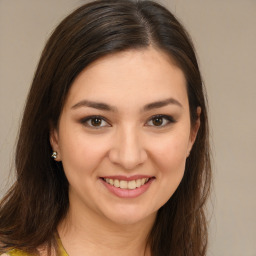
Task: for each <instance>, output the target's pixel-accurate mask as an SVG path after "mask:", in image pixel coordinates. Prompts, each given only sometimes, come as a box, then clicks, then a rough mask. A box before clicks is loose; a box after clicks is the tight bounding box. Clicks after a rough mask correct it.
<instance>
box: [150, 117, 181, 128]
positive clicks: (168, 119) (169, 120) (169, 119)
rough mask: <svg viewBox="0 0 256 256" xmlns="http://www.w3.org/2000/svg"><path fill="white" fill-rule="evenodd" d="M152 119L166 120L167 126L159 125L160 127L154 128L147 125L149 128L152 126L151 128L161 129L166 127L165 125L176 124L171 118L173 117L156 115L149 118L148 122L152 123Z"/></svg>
mask: <svg viewBox="0 0 256 256" xmlns="http://www.w3.org/2000/svg"><path fill="white" fill-rule="evenodd" d="M154 118H163V119H166V120H167V122H168V123H167V124H165V125H161V126H156V125H149V126H152V127H155V128H163V127H166V126H167V125H170V124H173V123H176V122H177V121H176V120H175V119H174V118H173V116H169V115H164V114H157V115H154V116H151V117H150V118H149V119H148V121H147V122H146V123H148V122H150V121H152V120H153V119H154Z"/></svg>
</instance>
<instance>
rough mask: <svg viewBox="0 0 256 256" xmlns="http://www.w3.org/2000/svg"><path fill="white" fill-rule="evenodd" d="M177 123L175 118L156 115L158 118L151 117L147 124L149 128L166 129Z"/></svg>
mask: <svg viewBox="0 0 256 256" xmlns="http://www.w3.org/2000/svg"><path fill="white" fill-rule="evenodd" d="M175 122H176V121H175V120H174V118H173V117H172V116H168V115H156V116H153V117H151V118H150V119H149V121H148V122H147V124H148V125H149V126H153V127H159V128H161V127H165V126H167V125H170V124H172V123H175Z"/></svg>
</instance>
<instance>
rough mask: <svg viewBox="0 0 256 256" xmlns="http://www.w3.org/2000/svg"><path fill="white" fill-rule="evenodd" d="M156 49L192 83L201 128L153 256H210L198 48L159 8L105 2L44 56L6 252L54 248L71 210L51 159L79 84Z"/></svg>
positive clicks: (0, 236) (0, 209)
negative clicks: (106, 64) (127, 53)
mask: <svg viewBox="0 0 256 256" xmlns="http://www.w3.org/2000/svg"><path fill="white" fill-rule="evenodd" d="M149 46H153V47H155V48H157V49H160V50H162V51H164V52H165V53H166V54H168V55H169V56H170V57H171V58H172V59H173V60H175V62H176V64H177V65H178V66H179V67H180V68H181V69H182V70H183V72H184V74H185V77H186V81H187V92H188V98H189V106H190V116H191V123H192V125H193V124H194V122H195V120H196V118H197V112H196V109H197V107H198V106H200V107H201V111H202V112H201V116H200V121H201V126H200V129H199V131H198V135H197V138H196V141H195V144H194V146H193V149H192V151H191V153H190V156H189V157H188V159H187V162H186V167H185V174H184V177H183V179H182V181H181V183H180V185H179V187H178V188H177V190H176V192H175V193H174V194H173V196H172V197H171V198H170V199H169V201H168V202H167V203H166V204H165V205H164V206H163V207H161V208H160V209H159V211H158V214H157V218H156V221H155V223H154V226H153V228H152V230H151V233H150V234H149V236H148V243H149V245H150V247H151V252H152V256H163V255H164V256H168V255H175V256H185V255H186V256H190V255H194V256H198V255H200V256H201V255H202V256H204V255H206V248H207V221H206V217H205V210H204V207H205V202H206V199H207V197H208V194H209V190H210V183H211V166H210V156H209V141H208V138H209V134H208V120H207V110H206V102H205V96H204V88H203V84H202V80H201V75H200V71H199V68H198V64H197V60H196V56H195V52H194V49H193V45H192V42H191V40H190V38H189V36H188V34H187V32H186V31H185V29H184V28H183V26H182V25H181V24H180V23H179V22H178V21H177V19H176V18H175V17H174V15H173V14H171V13H170V12H169V11H168V10H166V9H165V8H164V7H162V6H161V5H159V4H157V3H155V2H152V1H129V0H99V1H94V2H91V3H89V4H86V5H84V6H82V7H80V8H79V9H77V10H76V11H74V12H73V13H72V14H70V15H69V16H68V17H67V18H65V19H64V20H63V21H62V22H61V23H60V25H59V26H58V27H57V28H56V29H55V31H54V32H53V34H52V36H51V37H50V39H49V40H48V42H47V44H46V46H45V49H44V50H43V53H42V56H41V59H40V62H39V64H38V67H37V70H36V73H35V76H34V80H33V83H32V87H31V89H30V92H29V95H28V99H27V102H26V107H25V112H24V116H23V120H22V124H21V128H20V133H19V140H18V144H17V150H16V170H17V181H16V182H15V184H14V185H13V186H12V188H11V189H10V190H9V192H8V193H7V194H6V196H5V197H4V198H3V199H2V201H1V203H0V241H1V245H0V251H6V250H8V249H10V248H18V249H22V250H25V251H35V250H36V248H37V247H38V246H39V245H42V244H46V245H48V248H51V247H52V245H53V241H54V234H55V232H56V228H57V226H58V224H59V222H60V221H61V220H62V219H63V218H64V217H65V215H66V213H67V210H68V207H69V199H68V181H67V179H66V177H65V175H64V171H63V168H62V165H61V163H57V162H55V161H54V160H53V159H51V157H50V155H51V152H52V149H51V146H50V143H49V129H50V128H49V127H50V123H51V124H53V125H54V126H56V125H57V124H58V120H59V117H60V114H61V111H62V108H63V105H64V102H65V99H66V97H67V93H68V91H69V89H70V86H72V82H73V81H74V79H75V78H76V77H77V75H78V74H79V73H80V72H81V71H82V70H83V69H84V68H85V67H86V66H88V65H89V64H90V63H92V62H93V61H95V60H97V59H99V58H101V57H102V56H105V55H108V54H113V53H117V52H120V51H124V50H128V49H143V48H147V47H149Z"/></svg>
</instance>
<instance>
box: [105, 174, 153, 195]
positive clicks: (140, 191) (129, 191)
mask: <svg viewBox="0 0 256 256" xmlns="http://www.w3.org/2000/svg"><path fill="white" fill-rule="evenodd" d="M153 180H154V179H153V178H151V179H149V181H148V182H147V183H145V184H144V185H142V186H140V187H139V188H135V189H122V188H117V187H115V186H112V185H110V184H108V183H107V182H105V181H104V180H103V179H101V181H102V183H103V184H104V185H105V187H107V189H108V190H109V191H110V192H111V193H113V194H114V195H116V196H118V197H121V198H135V197H138V196H140V195H142V194H143V193H145V192H146V191H147V190H148V189H149V187H150V185H151V184H152V182H153Z"/></svg>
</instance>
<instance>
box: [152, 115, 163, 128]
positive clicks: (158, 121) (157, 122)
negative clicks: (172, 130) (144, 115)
mask: <svg viewBox="0 0 256 256" xmlns="http://www.w3.org/2000/svg"><path fill="white" fill-rule="evenodd" d="M152 123H153V124H154V125H155V126H161V125H162V124H163V118H162V117H156V118H154V119H153V120H152Z"/></svg>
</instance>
